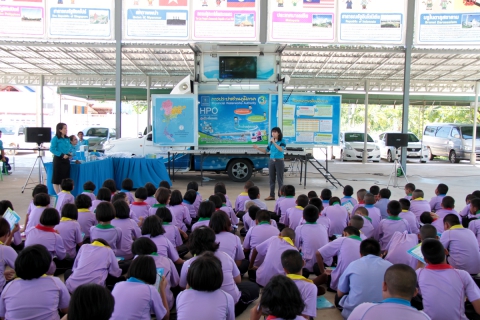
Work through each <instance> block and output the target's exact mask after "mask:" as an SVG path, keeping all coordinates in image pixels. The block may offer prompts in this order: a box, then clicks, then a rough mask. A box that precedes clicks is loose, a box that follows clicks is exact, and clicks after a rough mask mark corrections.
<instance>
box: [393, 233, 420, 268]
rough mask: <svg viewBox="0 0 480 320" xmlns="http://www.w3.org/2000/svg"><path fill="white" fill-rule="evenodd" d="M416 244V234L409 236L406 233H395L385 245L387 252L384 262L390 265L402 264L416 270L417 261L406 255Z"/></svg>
mask: <svg viewBox="0 0 480 320" xmlns="http://www.w3.org/2000/svg"><path fill="white" fill-rule="evenodd" d="M417 244H418V236H417V235H416V234H409V233H408V232H406V231H404V232H398V231H397V232H395V233H394V234H393V236H392V238H391V239H390V242H389V243H388V244H387V247H386V248H385V250H387V251H388V253H387V256H386V257H385V260H387V261H390V262H391V263H392V264H399V263H403V264H406V265H409V266H410V267H412V269H414V270H415V269H416V267H417V261H418V260H417V259H415V258H414V257H412V256H411V255H409V254H408V253H407V251H408V250H410V249H412V248H413V247H415V246H416V245H417Z"/></svg>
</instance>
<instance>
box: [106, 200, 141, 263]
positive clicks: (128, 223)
mask: <svg viewBox="0 0 480 320" xmlns="http://www.w3.org/2000/svg"><path fill="white" fill-rule="evenodd" d="M113 207H114V208H115V219H113V220H112V226H114V227H117V228H119V229H120V230H122V240H121V242H120V246H119V247H118V248H117V251H116V256H117V257H122V258H124V259H125V260H130V259H132V258H133V254H132V243H133V241H134V240H135V239H137V238H140V237H141V236H142V231H141V230H140V228H139V227H138V225H137V223H136V222H135V221H134V220H133V219H130V207H129V206H128V203H127V202H126V201H123V200H117V201H115V202H114V203H113Z"/></svg>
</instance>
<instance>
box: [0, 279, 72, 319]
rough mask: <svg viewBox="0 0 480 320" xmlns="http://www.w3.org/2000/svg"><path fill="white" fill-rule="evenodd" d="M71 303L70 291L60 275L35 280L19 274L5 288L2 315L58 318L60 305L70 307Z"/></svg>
mask: <svg viewBox="0 0 480 320" xmlns="http://www.w3.org/2000/svg"><path fill="white" fill-rule="evenodd" d="M27 301H28V302H27ZM26 302H27V303H26ZM69 303H70V294H69V293H68V290H67V288H66V287H65V285H64V284H63V282H62V280H60V279H59V278H57V277H50V276H42V277H40V278H37V279H32V280H23V279H20V278H17V279H15V280H13V281H12V282H10V283H9V284H7V286H6V287H5V289H3V292H2V296H1V298H0V317H3V318H5V319H15V320H27V319H35V320H59V319H60V316H59V314H58V309H65V308H68V304H69Z"/></svg>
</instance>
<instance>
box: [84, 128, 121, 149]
mask: <svg viewBox="0 0 480 320" xmlns="http://www.w3.org/2000/svg"><path fill="white" fill-rule="evenodd" d="M82 132H83V138H84V139H86V140H88V149H89V150H90V151H101V152H103V151H104V147H103V145H104V143H105V142H107V141H109V140H112V139H115V138H116V131H115V129H113V128H107V127H89V128H85V129H83V130H82Z"/></svg>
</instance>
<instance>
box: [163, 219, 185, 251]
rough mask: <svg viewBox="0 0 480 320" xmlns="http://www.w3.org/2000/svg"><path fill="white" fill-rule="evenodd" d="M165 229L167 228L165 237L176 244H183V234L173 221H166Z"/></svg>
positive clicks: (176, 245)
mask: <svg viewBox="0 0 480 320" xmlns="http://www.w3.org/2000/svg"><path fill="white" fill-rule="evenodd" d="M163 229H164V230H165V237H167V239H168V240H170V242H171V243H172V244H173V245H174V246H175V247H178V246H181V245H182V244H183V240H182V236H181V235H180V231H178V227H177V226H175V225H173V224H172V223H171V222H164V223H163Z"/></svg>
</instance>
